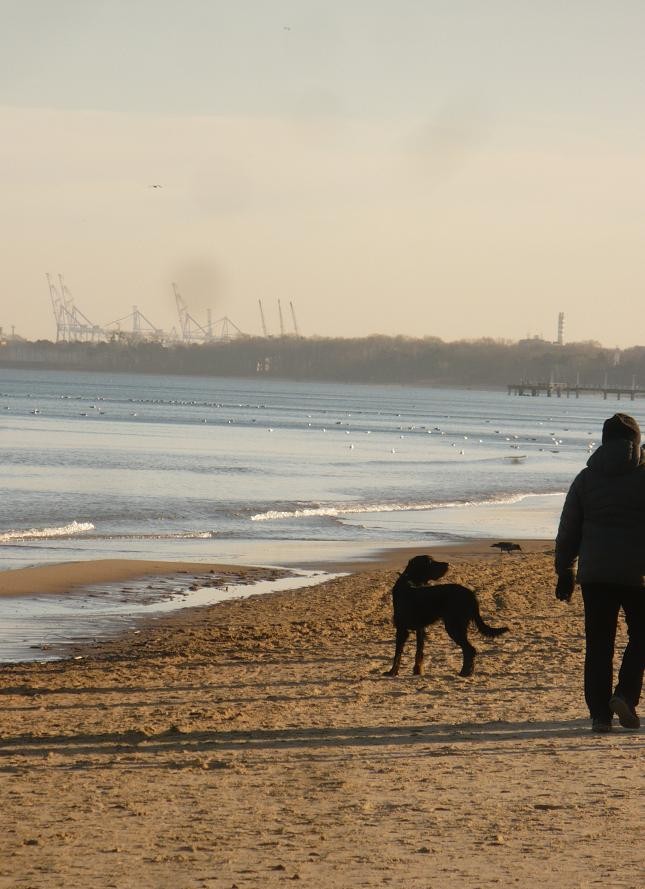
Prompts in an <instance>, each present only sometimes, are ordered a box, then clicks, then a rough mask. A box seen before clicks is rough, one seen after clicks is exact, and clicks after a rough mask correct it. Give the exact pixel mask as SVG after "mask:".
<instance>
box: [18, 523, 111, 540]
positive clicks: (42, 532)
mask: <svg viewBox="0 0 645 889" xmlns="http://www.w3.org/2000/svg"><path fill="white" fill-rule="evenodd" d="M92 530H94V525H93V524H92V523H91V522H76V521H74V522H70V523H69V525H60V526H59V527H57V528H29V529H23V530H19V531H2V532H0V543H11V542H13V541H16V540H43V539H46V538H48V537H73V536H74V535H75V534H82V533H83V532H84V531H92Z"/></svg>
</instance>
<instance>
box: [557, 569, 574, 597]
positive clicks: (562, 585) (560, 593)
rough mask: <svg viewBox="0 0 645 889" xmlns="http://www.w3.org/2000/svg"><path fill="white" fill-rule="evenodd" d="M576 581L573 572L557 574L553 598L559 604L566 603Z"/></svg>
mask: <svg viewBox="0 0 645 889" xmlns="http://www.w3.org/2000/svg"><path fill="white" fill-rule="evenodd" d="M575 585H576V579H575V576H574V573H573V571H571V570H569V571H562V572H561V573H560V574H558V583H557V585H556V588H555V598H556V599H559V600H560V602H568V601H569V599H570V598H571V596H572V595H573V588H574V586H575Z"/></svg>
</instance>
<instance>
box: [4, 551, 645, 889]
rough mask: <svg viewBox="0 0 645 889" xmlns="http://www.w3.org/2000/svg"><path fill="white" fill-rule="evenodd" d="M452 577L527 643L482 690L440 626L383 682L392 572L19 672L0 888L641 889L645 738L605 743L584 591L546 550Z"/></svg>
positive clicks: (618, 737) (479, 558) (468, 565)
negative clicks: (588, 685) (590, 705)
mask: <svg viewBox="0 0 645 889" xmlns="http://www.w3.org/2000/svg"><path fill="white" fill-rule="evenodd" d="M537 549H538V550H539V548H537ZM451 561H452V568H451V573H450V579H451V580H454V581H456V582H461V583H465V584H467V585H469V586H473V587H474V588H475V589H477V591H478V593H479V596H480V602H481V608H482V613H483V615H484V616H485V617H486V618H487V619H489V620H490V621H491V622H492V623H505V624H508V625H509V626H510V627H511V632H510V634H509V635H507V636H504V637H501V638H500V639H495V640H485V639H482V638H481V637H479V636H478V635H477V633H476V632H474V631H473V632H472V641H473V642H474V644H475V645H476V647H477V648H478V650H479V652H480V656H479V660H478V669H477V673H476V675H475V676H474V677H472V678H470V679H461V678H459V677H458V676H457V672H458V669H459V666H460V655H459V651H458V649H457V648H456V647H455V646H454V645H453V644H452V643H451V642H450V641H449V640H448V639H447V637H446V636H445V634H444V633H443V631H442V630H440V629H439V628H433V629H432V630H431V631H430V634H429V642H428V646H427V673H426V675H425V676H423V677H414V676H412V673H411V670H412V661H413V645H412V644H411V643H410V647H409V649H408V650H406V654H405V656H404V661H403V665H402V673H401V675H400V677H398V678H397V679H390V678H386V677H383V676H382V672H383V670H385V669H386V668H387V667H388V666H389V664H390V661H391V656H392V653H393V646H394V638H393V637H394V634H393V628H392V625H391V607H390V601H389V598H390V588H391V585H392V583H393V581H394V579H395V578H396V575H397V570H396V569H395V568H392V567H382V566H380V565H379V566H373V567H372V568H369V567H368V568H367V569H366V570H362V571H360V572H357V573H354V574H352V575H350V576H347V577H340V578H336V579H334V580H331V581H329V582H327V583H324V584H321V585H320V586H317V587H312V588H308V589H306V590H302V591H289V592H283V593H275V594H272V595H269V596H262V597H260V596H253V597H251V598H248V599H244V600H234V601H230V602H225V603H222V604H219V605H217V606H212V607H208V608H203V609H202V608H200V609H187V610H184V611H182V612H177V613H175V614H172V615H170V616H165V617H164V618H163V619H160V620H156V621H153V622H151V623H149V624H148V625H147V626H145V627H144V628H141V629H140V630H137V631H132V632H131V633H129V634H127V635H125V636H124V637H122V638H121V639H118V640H113V641H109V642H105V643H103V644H97V645H94V646H91V647H85V648H84V649H83V653H82V657H83V660H82V661H73V660H67V661H59V662H53V663H47V664H32V665H12V666H8V667H5V668H4V669H3V670H2V677H3V679H2V685H1V687H0V703H1V705H2V706H1V707H0V804H1V805H2V809H3V813H4V823H5V830H4V831H3V832H2V835H1V837H0V887H3V889H4V887H12V889H13V887H14V886H21V887H28V886H29V887H45V886H46V887H48V889H49V887H58V886H61V887H62V886H65V887H75V886H79V887H80V886H82V887H84V889H94V887H97V889H98V887H101V889H103V887H117V889H125V887H135V886H137V887H150V889H152V887H155V889H158V887H173V889H175V887H180V889H192V887H202V886H205V887H211V886H212V887H229V889H230V887H239V889H241V887H260V886H262V887H273V886H282V885H285V883H286V882H291V881H293V882H297V883H298V884H299V885H305V886H311V887H339V889H340V887H343V889H344V887H348V886H361V887H377V886H378V887H382V886H388V885H391V886H396V887H404V889H408V887H410V889H417V887H419V889H422V887H423V889H428V887H434V889H444V887H453V886H455V885H460V886H464V887H472V889H475V887H493V886H497V887H499V886H511V885H517V886H527V887H528V886H532V885H534V883H535V882H536V881H538V880H544V879H547V880H548V882H549V885H551V886H554V887H562V889H564V887H567V889H569V887H583V886H584V887H591V886H593V885H603V886H605V887H606V886H609V887H629V889H635V887H636V886H638V885H640V884H641V877H642V853H641V848H642V817H643V806H642V800H643V789H644V788H643V784H644V782H643V768H642V763H643V747H644V745H643V735H642V733H627V732H624V731H622V730H616V731H614V732H613V733H612V734H611V735H608V736H594V735H592V734H591V733H590V732H589V730H588V720H587V717H586V712H585V707H584V702H583V700H582V690H581V676H582V652H583V637H582V613H581V605H580V595H579V592H577V593H576V596H575V599H574V601H573V602H572V603H571V604H570V605H568V606H567V605H563V604H561V603H557V602H556V601H555V599H554V594H553V589H554V576H553V569H552V556H551V555H550V554H549V553H548V552H547V551H546V547H545V548H543V551H535V552H531V553H530V554H528V555H523V556H512V557H510V556H503V557H495V558H490V556H484V555H476V556H470V557H467V556H465V555H462V556H456V557H454V558H453V559H452V560H451ZM624 641H625V640H624V636H621V638H620V640H619V648H620V647H621V646H622V645H623V644H624Z"/></svg>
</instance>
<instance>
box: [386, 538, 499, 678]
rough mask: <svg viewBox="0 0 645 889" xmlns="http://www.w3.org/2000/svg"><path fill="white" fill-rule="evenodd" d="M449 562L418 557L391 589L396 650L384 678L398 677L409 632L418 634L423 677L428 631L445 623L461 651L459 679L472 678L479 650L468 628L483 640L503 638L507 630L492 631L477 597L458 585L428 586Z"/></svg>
mask: <svg viewBox="0 0 645 889" xmlns="http://www.w3.org/2000/svg"><path fill="white" fill-rule="evenodd" d="M448 568H449V565H448V563H447V562H436V561H435V560H434V559H433V558H432V557H431V556H415V557H414V558H413V559H410V561H409V562H408V564H407V566H406V568H405V571H404V572H403V574H401V575H400V576H399V579H398V580H397V582H396V583H395V584H394V586H393V587H392V603H393V605H394V626H395V627H396V649H395V651H394V662H393V664H392V668H391V669H390V670H387V671H386V673H385V674H384V675H385V676H397V675H398V673H399V667H400V665H401V655H402V653H403V646H404V645H405V643H406V641H407V638H408V636H409V635H410V630H415V631H416V634H417V651H416V656H415V659H414V673H415V675H417V676H420V675H421V674H422V673H423V644H424V641H425V628H426V627H427V626H429V625H430V624H433V623H435V621H438V620H443V625H444V627H445V628H446V632H447V633H448V635H449V636H450V638H451V639H452V640H453V641H454V642H456V643H457V645H458V646H459V647H460V648H461V650H462V653H463V656H464V662H463V666H462V668H461V672H460V673H459V675H460V676H470V675H471V674H472V672H473V669H474V666H475V655H476V654H477V652H476V650H475V649H474V648H473V646H472V645H471V644H470V642H469V641H468V624H469V623H470V622H471V621H473V623H474V624H475V626H476V627H477V629H478V630H479V632H480V633H482V634H483V635H484V636H501V635H502V633H506V632H508V627H489V626H488V624H487V623H485V622H484V621H483V620H482V617H481V614H480V613H479V603H478V602H477V596H476V595H475V593H474V592H473V591H472V590H470V589H468V587H465V586H461V585H460V584H458V583H439V584H435V585H433V586H427V584H428V581H429V580H439V578H441V577H443V576H444V574H445V573H446V571H447V570H448Z"/></svg>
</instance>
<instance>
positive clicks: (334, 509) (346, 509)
mask: <svg viewBox="0 0 645 889" xmlns="http://www.w3.org/2000/svg"><path fill="white" fill-rule="evenodd" d="M564 493H565V492H564V491H552V492H549V493H546V494H535V493H524V494H511V495H508V496H506V497H490V498H488V499H483V500H434V501H428V502H422V503H347V504H339V505H338V506H312V507H304V508H303V509H286V510H277V509H270V510H267V512H259V513H257V514H256V515H253V516H251V521H252V522H268V521H275V520H277V519H302V518H318V517H324V516H328V517H332V518H333V517H336V516H343V515H353V514H356V513H366V512H422V511H424V510H428V509H449V508H464V509H465V508H467V507H471V508H472V507H478V506H495V505H500V506H503V505H505V504H507V505H510V504H513V503H520V502H521V501H522V500H526V499H528V498H529V497H561V496H562V495H563V494H564Z"/></svg>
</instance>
